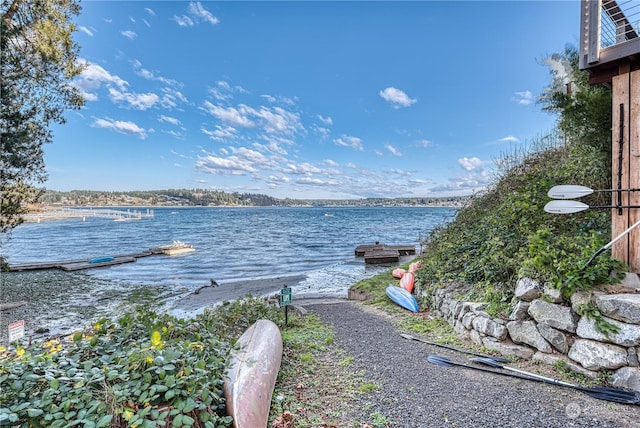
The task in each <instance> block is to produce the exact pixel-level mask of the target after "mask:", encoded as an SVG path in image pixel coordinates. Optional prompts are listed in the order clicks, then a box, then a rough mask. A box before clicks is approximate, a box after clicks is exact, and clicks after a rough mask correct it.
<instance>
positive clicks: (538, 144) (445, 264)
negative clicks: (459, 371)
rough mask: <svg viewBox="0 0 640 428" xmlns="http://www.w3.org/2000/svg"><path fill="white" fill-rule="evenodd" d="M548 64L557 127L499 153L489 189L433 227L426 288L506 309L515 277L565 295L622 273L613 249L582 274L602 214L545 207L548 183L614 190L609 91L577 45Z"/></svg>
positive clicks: (598, 200)
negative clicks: (449, 289)
mask: <svg viewBox="0 0 640 428" xmlns="http://www.w3.org/2000/svg"><path fill="white" fill-rule="evenodd" d="M549 59H550V60H552V61H555V64H556V65H557V64H560V65H561V66H562V67H560V69H561V70H562V72H560V71H557V70H558V68H557V67H555V68H552V70H556V71H552V76H553V79H552V83H551V85H550V86H549V87H548V88H546V90H545V92H544V94H543V95H542V96H541V97H540V99H539V100H538V102H539V104H541V105H542V108H543V109H544V110H546V111H549V112H552V113H557V114H558V115H559V120H558V130H557V131H555V132H553V133H551V134H550V135H547V136H545V137H541V138H538V139H537V140H536V141H533V142H532V143H531V144H530V146H529V147H526V148H523V149H522V151H521V152H516V153H510V154H505V155H504V156H503V158H502V159H500V161H499V162H498V163H499V165H500V170H499V174H498V176H497V177H496V178H495V183H494V184H493V185H492V186H490V187H489V189H487V190H486V192H483V193H482V194H480V195H476V196H475V197H473V198H472V199H471V200H470V202H469V203H468V204H467V205H466V206H465V207H464V208H463V209H461V210H460V211H459V213H458V215H457V217H456V219H455V221H453V222H452V223H449V224H447V225H446V226H443V227H441V228H439V229H437V230H435V231H433V233H432V234H431V236H430V237H429V240H428V242H427V243H425V247H424V248H425V249H424V252H423V258H424V268H422V269H421V270H420V271H419V273H418V275H417V278H418V281H419V282H420V283H421V284H423V286H424V287H426V288H431V287H440V286H443V285H446V284H450V283H452V282H456V283H463V284H468V285H470V286H471V290H472V291H471V292H470V294H471V295H470V296H469V298H476V299H478V298H479V299H482V300H485V301H489V302H492V303H493V304H494V307H493V309H495V310H497V311H498V312H499V311H500V310H501V309H507V308H508V306H509V302H510V301H511V298H512V296H513V291H514V289H515V284H516V281H517V279H518V278H519V277H521V276H528V277H531V278H536V279H539V280H541V281H542V282H550V283H551V284H552V285H553V286H554V287H556V288H559V289H560V290H561V291H562V292H563V295H564V296H565V297H569V296H570V295H571V294H572V293H573V292H574V291H576V290H577V289H589V288H591V287H593V286H594V285H597V284H603V283H607V282H610V281H615V278H613V279H612V278H610V272H611V271H612V270H613V271H619V270H622V269H623V266H622V264H621V263H620V262H619V261H617V260H613V259H612V258H611V256H610V253H604V254H602V255H601V256H600V257H598V258H596V259H595V260H594V262H592V263H590V264H589V265H588V266H587V267H586V268H584V269H583V266H584V264H585V262H586V261H587V260H588V259H589V257H590V256H591V255H592V254H593V253H594V252H595V251H597V250H598V249H599V248H601V247H602V246H603V245H605V244H606V243H607V242H608V241H609V239H610V233H611V224H610V222H611V214H610V212H609V211H608V210H597V209H590V210H586V211H582V212H580V213H576V214H570V215H562V214H548V213H546V212H545V211H544V205H545V204H546V203H547V202H548V201H549V200H550V198H549V197H548V196H547V192H548V191H549V189H550V188H551V187H553V186H554V185H559V184H580V185H584V186H587V187H590V188H593V189H610V188H611V184H612V183H611V93H610V91H609V89H607V88H605V87H603V86H590V85H589V84H588V81H587V75H586V73H585V72H581V71H579V70H578V66H577V63H578V57H577V53H576V51H575V50H574V49H572V48H567V50H566V51H565V52H564V53H563V54H558V55H554V56H552V57H550V58H549ZM550 68H551V67H550ZM567 79H569V80H570V83H569V84H568V85H566V84H565V83H564V82H566V81H567ZM597 195H599V196H597ZM610 195H611V194H610V193H608V194H607V193H606V192H600V193H594V194H593V195H590V196H589V197H587V198H583V200H582V201H583V202H585V203H588V204H589V205H598V204H599V205H602V204H605V205H606V204H608V203H610V202H611V201H610Z"/></svg>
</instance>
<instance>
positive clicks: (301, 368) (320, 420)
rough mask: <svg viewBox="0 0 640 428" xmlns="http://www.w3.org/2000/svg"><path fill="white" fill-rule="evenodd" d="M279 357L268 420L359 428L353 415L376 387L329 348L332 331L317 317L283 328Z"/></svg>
mask: <svg viewBox="0 0 640 428" xmlns="http://www.w3.org/2000/svg"><path fill="white" fill-rule="evenodd" d="M282 338H283V345H284V351H283V359H282V365H281V368H280V373H279V374H278V380H277V383H276V387H275V390H274V393H273V397H274V398H273V402H272V406H271V416H270V419H271V420H273V419H274V418H276V417H278V416H280V415H281V414H283V413H284V412H290V413H292V414H293V415H294V417H295V419H294V420H295V426H296V428H299V427H300V428H304V427H346V426H360V424H359V423H358V424H356V422H354V420H353V419H354V416H353V411H354V409H358V408H359V405H358V403H359V402H360V400H361V397H362V396H363V395H364V394H368V393H371V392H372V391H373V390H375V386H374V387H373V389H372V387H371V385H372V384H371V383H370V382H367V381H366V379H365V378H364V375H363V374H362V372H360V371H357V370H354V368H353V364H354V362H355V359H354V358H353V357H352V356H349V355H346V354H344V352H343V351H341V350H340V349H337V348H336V347H335V346H333V339H334V333H333V329H332V328H331V327H330V326H327V325H325V324H324V323H323V322H322V320H321V319H320V318H319V316H318V315H316V314H313V313H311V314H308V315H306V316H305V317H304V318H298V317H296V318H295V320H294V322H293V323H292V322H291V319H290V323H289V326H288V327H286V328H284V329H282Z"/></svg>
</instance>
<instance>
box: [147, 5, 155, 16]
mask: <svg viewBox="0 0 640 428" xmlns="http://www.w3.org/2000/svg"><path fill="white" fill-rule="evenodd" d="M144 10H145V11H146V12H147V13H148V14H149V15H151V16H156V12H155V11H154V10H153V9H151V8H149V7H145V8H144Z"/></svg>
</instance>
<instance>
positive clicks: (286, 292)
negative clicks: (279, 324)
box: [280, 284, 293, 325]
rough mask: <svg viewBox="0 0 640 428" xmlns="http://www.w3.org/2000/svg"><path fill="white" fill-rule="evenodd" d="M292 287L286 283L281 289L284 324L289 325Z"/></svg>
mask: <svg viewBox="0 0 640 428" xmlns="http://www.w3.org/2000/svg"><path fill="white" fill-rule="evenodd" d="M292 300H293V299H292V296H291V288H289V287H288V286H287V284H285V285H284V288H283V289H281V290H280V306H281V307H282V306H284V324H285V325H289V305H290V304H291V301H292Z"/></svg>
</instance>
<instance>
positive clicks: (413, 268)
mask: <svg viewBox="0 0 640 428" xmlns="http://www.w3.org/2000/svg"><path fill="white" fill-rule="evenodd" d="M421 267H422V263H420V262H413V263H411V264H410V265H409V272H411V273H416V271H417V270H418V269H420V268H421Z"/></svg>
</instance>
